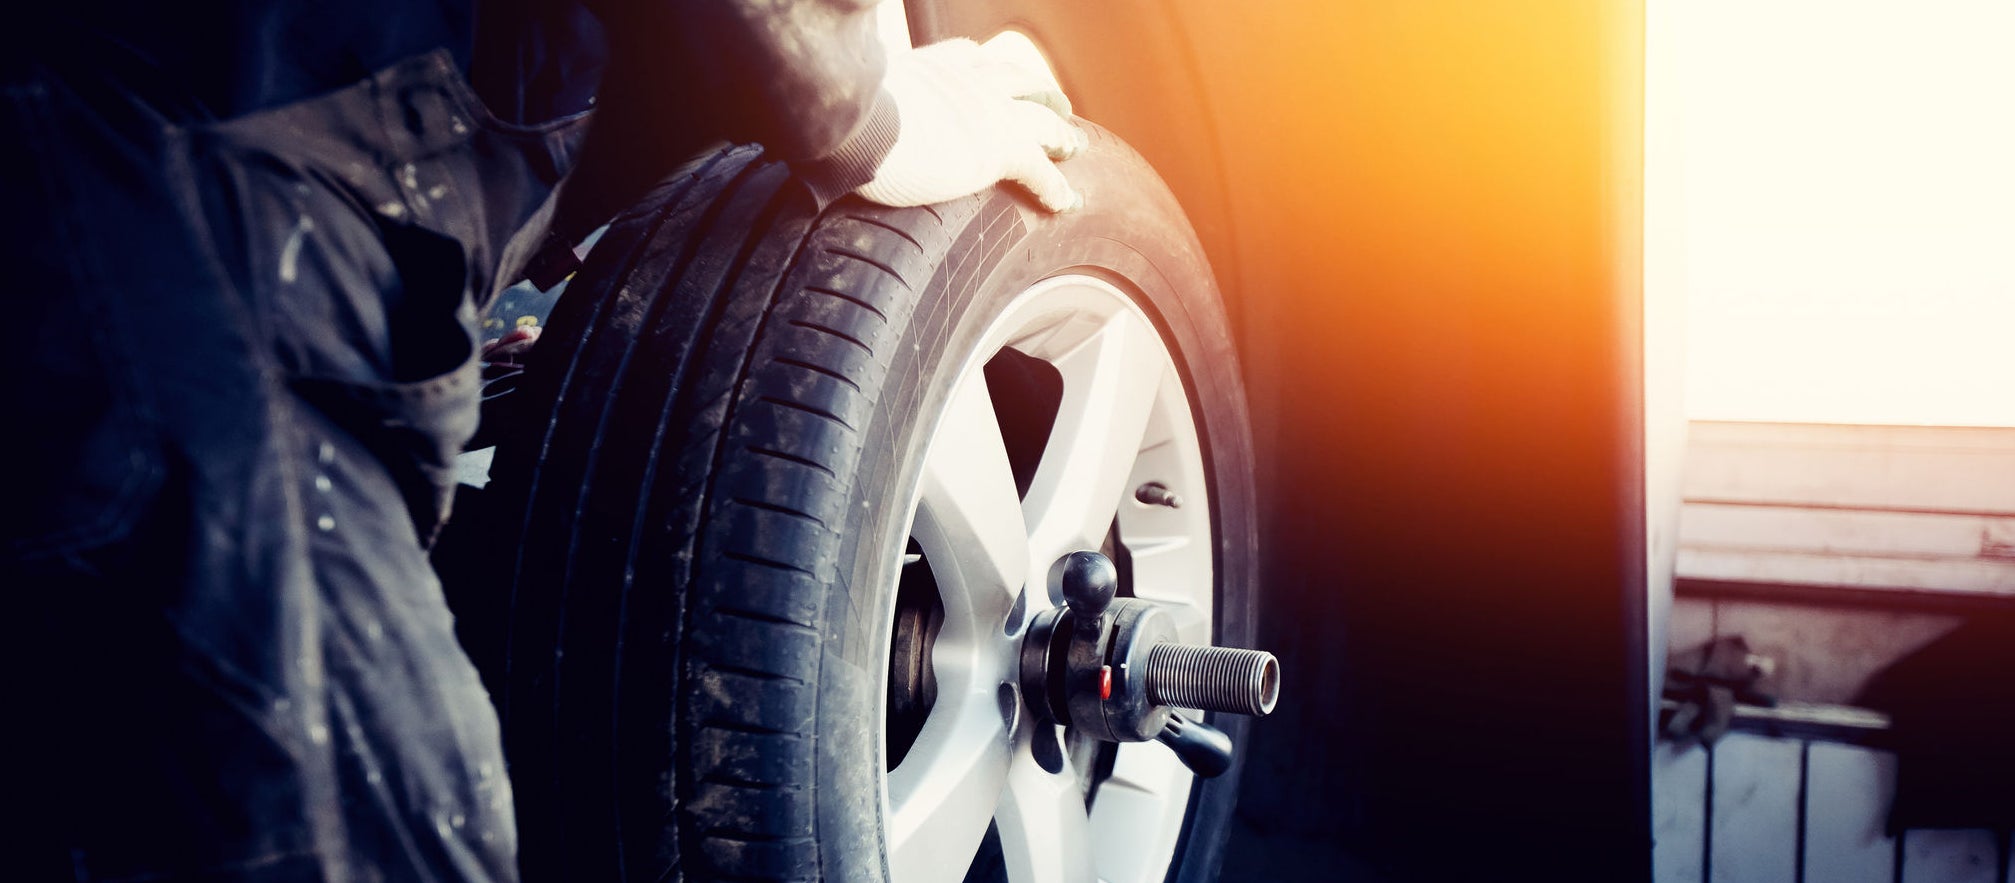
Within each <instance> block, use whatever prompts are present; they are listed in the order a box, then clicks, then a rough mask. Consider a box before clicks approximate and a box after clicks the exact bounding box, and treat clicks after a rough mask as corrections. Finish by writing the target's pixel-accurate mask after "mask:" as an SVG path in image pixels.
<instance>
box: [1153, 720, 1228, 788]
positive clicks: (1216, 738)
mask: <svg viewBox="0 0 2015 883" xmlns="http://www.w3.org/2000/svg"><path fill="white" fill-rule="evenodd" d="M1155 739H1156V740H1157V741H1159V742H1161V744H1163V745H1167V746H1168V747H1169V748H1170V749H1173V750H1174V751H1175V756H1176V758H1177V759H1179V760H1181V761H1182V765H1183V766H1186V767H1189V771H1190V772H1192V773H1195V774H1197V775H1198V776H1200V777H1202V778H1205V779H1215V778H1217V777H1218V776H1222V775H1224V771H1225V770H1228V769H1231V737H1230V736H1227V735H1225V733H1224V731H1223V730H1220V729H1218V728H1216V727H1213V726H1211V725H1209V724H1205V723H1198V722H1197V721H1193V720H1190V719H1189V718H1186V717H1183V716H1182V715H1180V714H1171V715H1169V716H1168V726H1165V727H1162V728H1161V734H1160V735H1157V736H1155Z"/></svg>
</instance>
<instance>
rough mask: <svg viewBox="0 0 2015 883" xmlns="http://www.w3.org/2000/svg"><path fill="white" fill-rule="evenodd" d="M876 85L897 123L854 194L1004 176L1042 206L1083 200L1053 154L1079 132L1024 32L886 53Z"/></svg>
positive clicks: (937, 192)
mask: <svg viewBox="0 0 2015 883" xmlns="http://www.w3.org/2000/svg"><path fill="white" fill-rule="evenodd" d="M882 88H884V89H886V90H887V91H888V93H889V95H890V97H892V98H893V99H894V100H895V106H896V112H897V114H898V115H899V117H900V118H901V125H902V128H901V133H900V134H898V135H897V136H896V143H895V146H893V147H891V148H890V149H889V153H888V155H887V156H886V157H884V158H883V159H882V163H881V165H880V166H878V167H876V169H875V176H874V179H873V180H870V181H869V182H868V183H866V184H863V185H861V186H860V188H858V189H856V190H855V191H854V192H855V193H858V194H860V196H861V197H862V198H864V199H867V200H868V201H870V202H878V203H881V204H883V205H891V206H910V205H927V204H930V203H934V202H944V201H946V200H950V199H957V198H958V197H961V196H965V195H967V194H970V193H977V192H979V191H981V190H985V189H986V188H988V187H992V186H993V185H994V184H995V183H996V182H999V181H1013V182H1015V183H1016V184H1019V185H1021V186H1022V187H1024V188H1027V190H1028V191H1029V193H1031V194H1033V195H1034V196H1035V198H1036V201H1037V202H1040V203H1042V205H1043V207H1044V208H1047V209H1049V210H1050V211H1058V212H1063V211H1072V210H1074V209H1077V208H1078V207H1080V206H1082V205H1083V204H1084V197H1082V196H1079V195H1078V193H1077V191H1075V190H1073V189H1071V186H1070V182H1069V181H1068V180H1065V179H1064V176H1063V172H1061V171H1058V170H1057V167H1056V164H1055V163H1054V162H1053V161H1054V160H1063V159H1069V158H1071V157H1072V156H1075V155H1077V153H1078V152H1079V151H1082V150H1084V149H1085V147H1086V146H1087V145H1088V144H1089V139H1088V138H1087V137H1086V135H1085V133H1084V132H1083V131H1082V130H1080V129H1078V127H1076V126H1074V125H1072V124H1071V122H1070V119H1071V113H1070V100H1069V99H1067V98H1065V97H1064V94H1063V88H1062V87H1061V86H1058V85H1057V81H1056V76H1055V75H1054V74H1052V73H1050V70H1049V66H1048V65H1046V64H1044V63H1043V60H1042V55H1041V53H1039V52H1037V51H1036V48H1035V44H1033V43H1030V42H1029V40H1028V38H1027V37H1024V36H1022V35H1020V34H1017V33H1014V32H1013V31H1009V32H1006V33H1003V34H1001V35H1000V36H997V37H995V38H993V39H991V40H988V41H986V43H984V44H978V43H974V42H973V41H971V40H947V41H945V42H943V43H933V44H931V45H929V46H923V47H919V48H916V49H911V50H909V51H907V52H899V53H895V54H892V55H890V56H889V62H888V74H887V75H886V76H885V77H884V78H883V80H882Z"/></svg>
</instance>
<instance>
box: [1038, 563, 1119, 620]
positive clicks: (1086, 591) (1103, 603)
mask: <svg viewBox="0 0 2015 883" xmlns="http://www.w3.org/2000/svg"><path fill="white" fill-rule="evenodd" d="M1050 584H1051V585H1054V586H1057V588H1058V590H1059V592H1060V593H1061V594H1062V595H1063V602H1064V603H1065V604H1067V605H1070V609H1071V612H1072V613H1076V614H1079V615H1082V616H1084V617H1085V618H1087V619H1096V618H1097V617H1098V615H1099V614H1101V613H1104V612H1105V608H1106V607H1107V605H1110V604H1111V603H1112V596H1113V593H1114V592H1117V591H1119V570H1118V569H1117V568H1115V567H1113V566H1112V560H1111V559H1109V558H1107V557H1105V556H1104V555H1100V554H1099V553H1097V552H1072V553H1070V554H1069V555H1065V556H1063V557H1062V558H1059V559H1057V563H1056V566H1055V567H1053V568H1051V570H1050Z"/></svg>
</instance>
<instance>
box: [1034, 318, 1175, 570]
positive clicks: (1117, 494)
mask: <svg viewBox="0 0 2015 883" xmlns="http://www.w3.org/2000/svg"><path fill="white" fill-rule="evenodd" d="M1163 359H1164V357H1163V355H1162V350H1161V343H1160V341H1159V339H1157V337H1156V335H1155V331H1154V329H1153V328H1152V327H1149V326H1148V324H1147V323H1146V322H1144V321H1142V320H1141V319H1140V318H1138V317H1136V316H1135V315H1134V314H1132V313H1130V312H1125V311H1122V312H1119V313H1116V314H1114V315H1113V316H1112V317H1111V318H1110V319H1108V320H1107V321H1106V323H1105V324H1104V325H1103V326H1102V327H1100V328H1099V330H1098V331H1097V332H1096V333H1094V334H1092V335H1091V337H1090V338H1089V339H1087V340H1086V341H1085V342H1084V343H1083V344H1081V345H1079V346H1078V347H1077V348H1075V349H1073V350H1072V351H1071V352H1070V353H1068V354H1066V355H1064V356H1063V357H1061V358H1059V359H1056V360H1055V361H1054V362H1053V363H1052V364H1054V365H1055V366H1056V368H1057V370H1058V371H1059V372H1060V373H1061V374H1062V375H1063V381H1064V391H1063V402H1062V404H1061V405H1060V406H1059V408H1058V410H1057V419H1056V425H1055V427H1054V428H1053V429H1052V430H1051V431H1050V440H1049V445H1048V447H1047V448H1046V449H1045V450H1044V451H1043V456H1042V463H1041V465H1039V466H1038V467H1037V468H1036V474H1035V479H1034V481H1033V482H1031V484H1030V486H1029V491H1028V497H1027V498H1026V499H1025V500H1024V501H1023V504H1022V511H1023V513H1024V517H1025V518H1026V519H1027V524H1028V535H1029V547H1030V548H1029V551H1030V552H1031V553H1032V554H1033V555H1034V558H1033V559H1032V560H1033V562H1035V563H1037V564H1038V565H1042V564H1046V563H1047V562H1049V561H1052V560H1055V559H1056V558H1058V557H1060V556H1062V555H1063V554H1064V553H1066V552H1070V551H1073V550H1077V549H1096V548H1098V546H1099V543H1100V541H1101V540H1103V539H1104V537H1105V534H1106V530H1107V528H1109V527H1111V525H1112V519H1113V514H1114V513H1115V512H1116V511H1118V507H1119V502H1120V498H1121V497H1123V496H1125V495H1126V494H1127V492H1128V488H1127V487H1126V484H1127V481H1128V479H1129V477H1130V476H1131V474H1132V472H1133V464H1134V460H1135V458H1136V457H1137V456H1138V455H1139V453H1140V448H1141V442H1142V439H1143V438H1144V437H1145V436H1146V433H1147V423H1148V416H1149V414H1150V413H1151V412H1152V411H1153V409H1154V394H1155V390H1156V389H1157V388H1158V387H1159V386H1160V384H1161V380H1162V375H1163V369H1164V367H1165V366H1164V363H1163Z"/></svg>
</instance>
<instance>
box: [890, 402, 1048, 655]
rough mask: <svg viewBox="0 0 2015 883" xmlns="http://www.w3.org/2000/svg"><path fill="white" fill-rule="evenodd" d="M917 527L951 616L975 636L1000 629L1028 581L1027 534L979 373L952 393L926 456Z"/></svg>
mask: <svg viewBox="0 0 2015 883" xmlns="http://www.w3.org/2000/svg"><path fill="white" fill-rule="evenodd" d="M914 530H915V536H916V538H917V542H918V543H919V544H920V545H922V546H923V547H924V554H925V555H926V556H928V557H929V558H930V562H931V572H932V574H933V575H935V576H936V577H937V579H938V588H939V592H940V594H941V596H942V597H943V598H944V599H945V614H946V616H947V617H953V618H961V619H964V620H966V621H967V624H968V625H969V626H970V627H971V628H972V634H975V635H983V634H987V633H988V630H990V629H997V628H999V627H1000V625H1001V623H1002V622H1003V621H1004V620H1005V619H1006V617H1007V612H1008V610H1009V607H1010V606H1011V605H1012V603H1013V601H1014V598H1015V595H1016V594H1018V593H1020V592H1021V589H1022V584H1023V583H1024V582H1025V581H1026V577H1027V573H1028V566H1029V553H1028V535H1027V533H1026V532H1025V530H1026V529H1025V527H1024V526H1023V523H1022V510H1021V498H1020V496H1019V495H1018V494H1017V493H1016V490H1015V482H1014V468H1013V467H1012V466H1011V465H1010V464H1009V463H1008V455H1007V446H1006V445H1005V444H1004V443H1003V442H1002V441H1001V430H1000V421H999V419H998V418H997V417H996V416H995V415H994V408H993V401H992V399H991V398H990V396H989V394H988V391H987V385H986V378H985V377H984V376H983V375H981V374H980V373H978V372H974V374H973V376H972V377H970V378H968V379H967V380H966V381H965V382H964V383H963V384H960V387H959V389H958V391H957V392H956V393H955V394H953V396H952V401H951V404H950V406H949V408H948V409H947V411H946V413H945V417H944V425H943V427H941V428H940V429H939V430H938V434H937V437H936V441H935V442H934V443H933V444H932V447H931V451H930V455H929V459H928V460H926V461H925V463H924V475H923V489H922V500H921V502H920V503H919V504H918V506H917V518H916V526H915V528H914ZM947 624H948V625H950V623H949V622H948V623H947Z"/></svg>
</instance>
